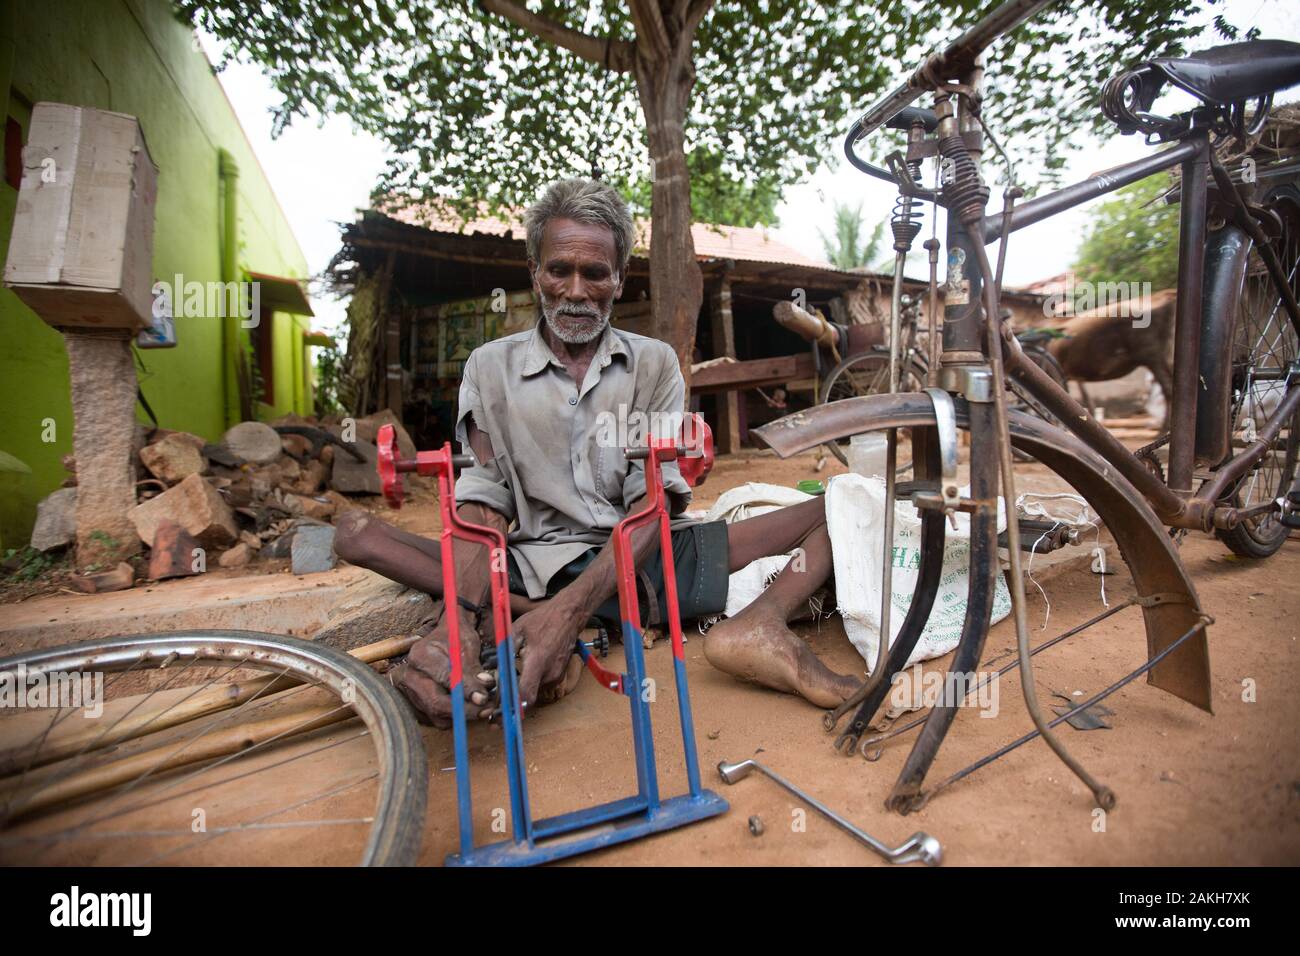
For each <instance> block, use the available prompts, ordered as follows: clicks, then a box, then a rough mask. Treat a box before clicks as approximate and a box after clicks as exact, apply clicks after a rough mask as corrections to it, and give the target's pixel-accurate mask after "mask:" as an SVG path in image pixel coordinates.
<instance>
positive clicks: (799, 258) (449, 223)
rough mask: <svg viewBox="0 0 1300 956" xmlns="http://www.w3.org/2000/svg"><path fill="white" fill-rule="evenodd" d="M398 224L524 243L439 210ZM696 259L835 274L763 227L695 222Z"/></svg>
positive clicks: (646, 228) (640, 239) (402, 217)
mask: <svg viewBox="0 0 1300 956" xmlns="http://www.w3.org/2000/svg"><path fill="white" fill-rule="evenodd" d="M384 214H385V215H387V216H389V217H390V218H392V219H396V220H397V221H398V222H404V223H407V224H408V225H413V226H420V227H422V228H425V229H429V230H431V231H433V232H442V233H451V234H459V235H466V236H472V235H475V234H476V233H477V234H479V235H484V236H500V237H503V238H512V239H523V238H524V226H523V223H522V222H521V221H519V220H518V219H514V218H513V217H512V218H497V217H487V218H483V219H471V220H469V221H467V222H463V223H462V222H461V220H460V218H459V217H458V216H457V215H456V214H455V212H453V211H451V210H438V209H436V208H434V207H430V206H419V207H408V208H405V209H394V210H391V211H387V212H385V213H384ZM636 231H637V250H636V251H637V253H638V254H640V255H645V254H646V253H647V252H648V250H649V248H650V223H649V221H648V220H645V219H638V220H637V223H636ZM691 238H692V239H694V240H695V255H696V258H698V259H736V260H740V261H745V262H772V263H780V264H783V265H798V266H808V267H810V268H815V269H831V270H835V271H841V270H836V269H835V267H834V266H833V265H831V264H830V263H829V262H827V261H825V260H824V259H815V258H811V257H809V256H806V255H804V254H803V253H801V252H799V251H798V250H796V249H793V248H791V247H790V246H787V245H785V244H784V243H781V242H778V241H777V240H776V239H774V238H773V237H772V236H771V235H770V234H769V233H768V230H767V229H766V228H765V227H762V226H754V227H747V226H716V225H710V224H708V223H700V222H697V223H695V224H694V225H693V226H691Z"/></svg>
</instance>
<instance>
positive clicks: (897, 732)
mask: <svg viewBox="0 0 1300 956" xmlns="http://www.w3.org/2000/svg"><path fill="white" fill-rule="evenodd" d="M1135 603H1136V602H1135V601H1134V600H1133V599H1132V598H1129V599H1128V600H1127V601H1125V602H1124V603H1123V604H1116V605H1114V606H1112V607H1109V608H1107V609H1106V610H1104V611H1102V612H1101V613H1100V614H1098V615H1097V616H1096V617H1093V618H1091V619H1089V620H1087V621H1084V622H1083V623H1082V624H1080V625H1078V626H1077V627H1072V628H1070V629H1069V630H1068V631H1066V632H1065V633H1064V634H1058V635H1057V636H1056V637H1053V638H1052V639H1051V640H1047V641H1044V642H1043V643H1041V644H1039V645H1038V646H1037V647H1034V648H1031V649H1030V651H1029V656H1030V657H1033V656H1034V655H1035V654H1038V653H1040V652H1041V651H1045V650H1047V649H1048V648H1049V647H1055V646H1056V645H1057V644H1059V643H1061V642H1062V641H1064V640H1068V639H1069V638H1071V637H1074V636H1075V635H1076V634H1080V633H1082V632H1083V631H1086V630H1087V629H1088V628H1090V627H1092V626H1093V625H1094V624H1100V623H1101V622H1102V621H1104V620H1106V618H1108V617H1110V616H1111V615H1112V614H1118V613H1119V612H1120V611H1122V610H1124V609H1125V608H1130V607H1133V605H1134V604H1135ZM1019 666H1020V657H1019V656H1017V657H1016V659H1015V660H1013V661H1012V662H1011V663H1010V664H1008V665H1006V666H1005V667H1003V668H1002V669H1001V670H999V671H997V672H996V673H994V674H989V675H988V676H987V677H982V678H980V679H979V681H977V682H976V684H975V686H974V687H972V688H971V689H970V691H969V693H967V695H966V696H967V697H969V696H970V695H971V694H973V693H975V692H977V691H979V690H980V689H981V688H982V687H984V686H985V685H986V684H989V683H991V682H992V681H995V680H997V679H998V678H999V677H1002V676H1003V675H1005V674H1008V673H1010V672H1011V671H1013V670H1015V669H1016V668H1017V667H1019ZM928 716H929V714H928V713H927V714H922V715H921V716H920V717H917V718H914V719H913V720H909V721H908V722H907V723H906V724H904V725H903V726H902V727H891V728H890V729H889V731H888V732H887V733H883V734H878V735H877V736H875V737H868V738H867V739H866V740H864V741H862V746H861V751H862V756H863V757H864V758H865V759H867V760H870V761H872V762H873V763H874V762H875V761H877V760H879V759H880V750H879V749H875V750H872V751H870V752H871V753H874V754H875V756H874V757H873V756H870V755H869V753H868V748H871V747H873V746H874V745H876V744H883V743H885V742H886V741H888V740H893V739H894V738H895V737H901V736H902V735H903V734H905V733H907V732H908V731H909V730H912V729H913V728H915V727H919V726H921V724H923V723H925V720H926V717H928Z"/></svg>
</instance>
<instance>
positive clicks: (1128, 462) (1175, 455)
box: [983, 131, 1300, 531]
mask: <svg viewBox="0 0 1300 956" xmlns="http://www.w3.org/2000/svg"><path fill="white" fill-rule="evenodd" d="M1210 157H1211V148H1210V143H1209V137H1208V134H1206V133H1205V132H1203V131H1202V132H1198V133H1196V134H1193V135H1192V136H1191V137H1189V138H1187V139H1185V140H1183V141H1181V142H1179V143H1178V144H1177V145H1175V146H1173V147H1171V148H1169V149H1166V150H1162V151H1161V152H1159V153H1157V154H1155V155H1153V156H1145V157H1142V158H1141V159H1138V160H1135V161H1133V162H1130V163H1126V164H1124V165H1122V166H1117V167H1115V168H1113V169H1109V170H1106V171H1105V172H1101V173H1097V174H1095V175H1094V176H1091V177H1089V178H1088V179H1086V180H1084V181H1083V182H1080V183H1076V184H1074V185H1072V186H1067V187H1065V188H1063V189H1060V190H1057V191H1055V192H1052V193H1048V194H1047V195H1045V196H1041V197H1038V198H1036V199H1033V200H1030V201H1029V202H1026V203H1025V204H1023V205H1021V206H1019V207H1017V208H1015V209H1014V210H1012V212H1011V213H1010V216H1009V225H1008V227H1007V230H1006V231H1007V232H1008V233H1010V232H1015V231H1017V230H1019V229H1023V228H1024V227H1026V226H1029V225H1032V224H1033V223H1037V222H1042V221H1044V220H1046V219H1049V218H1051V217H1052V216H1055V215H1058V214H1059V213H1061V212H1064V211H1066V210H1068V209H1072V208H1074V207H1075V206H1078V205H1080V204H1081V203H1084V202H1087V201H1089V200H1091V199H1094V198H1096V197H1098V196H1102V195H1105V194H1106V193H1110V192H1113V191H1115V190H1117V189H1120V188H1122V187H1123V186H1126V185H1128V184H1130V183H1134V182H1138V181H1140V180H1142V179H1145V178H1147V177H1150V176H1153V175H1155V174H1156V173H1159V172H1161V171H1163V170H1166V169H1170V168H1172V167H1174V166H1180V167H1181V172H1182V182H1183V187H1182V196H1181V200H1180V213H1179V231H1178V246H1179V249H1178V286H1177V290H1178V291H1177V296H1178V297H1177V305H1176V311H1175V317H1174V395H1173V401H1172V403H1171V415H1170V440H1169V447H1170V452H1169V473H1168V479H1167V480H1166V481H1161V480H1160V478H1159V477H1158V476H1157V475H1156V474H1155V473H1154V472H1152V471H1151V470H1150V469H1148V468H1147V467H1146V466H1145V465H1144V464H1143V463H1142V461H1141V460H1140V459H1139V458H1138V457H1137V456H1136V455H1135V454H1134V453H1133V452H1131V451H1129V450H1128V449H1127V448H1126V447H1125V446H1124V445H1122V444H1121V443H1120V442H1119V441H1117V440H1116V439H1115V438H1114V437H1113V436H1112V435H1111V434H1110V432H1109V431H1107V430H1106V428H1105V427H1104V426H1103V425H1102V424H1101V423H1100V422H1098V421H1097V420H1096V419H1095V418H1093V417H1092V416H1091V415H1089V414H1088V412H1087V410H1086V409H1084V408H1083V407H1082V406H1081V405H1080V404H1079V403H1077V402H1075V401H1074V399H1073V398H1071V397H1070V395H1069V393H1068V392H1066V391H1065V390H1064V389H1062V388H1061V387H1060V386H1059V385H1058V384H1057V383H1055V382H1053V381H1052V380H1051V379H1050V378H1048V377H1047V376H1046V375H1043V374H1042V373H1041V371H1037V370H1031V369H1032V365H1033V363H1031V362H1029V361H1027V360H1026V359H1025V357H1024V356H1023V355H1021V354H1019V353H1018V352H1017V351H1016V350H1015V349H1012V350H1011V351H1010V353H1009V354H1008V355H1007V367H1008V371H1009V372H1010V373H1011V375H1012V376H1013V377H1015V378H1016V379H1017V380H1018V381H1019V382H1020V383H1021V385H1022V386H1023V387H1024V388H1025V389H1026V390H1027V391H1029V392H1030V393H1031V394H1033V395H1034V397H1035V398H1037V399H1038V400H1039V401H1041V402H1042V403H1043V404H1044V405H1045V406H1047V407H1048V408H1049V410H1051V411H1052V413H1053V414H1055V415H1056V416H1057V417H1058V418H1060V419H1061V420H1062V422H1064V423H1065V425H1066V427H1068V428H1069V429H1070V430H1071V431H1072V432H1074V433H1075V434H1076V435H1078V436H1079V438H1081V439H1082V440H1083V441H1084V442H1086V443H1087V444H1088V445H1089V446H1090V447H1092V448H1093V449H1095V450H1096V451H1097V452H1098V453H1099V454H1101V455H1102V457H1104V458H1105V459H1106V460H1107V461H1108V462H1110V463H1111V464H1112V465H1114V466H1115V467H1116V468H1117V469H1118V470H1119V471H1120V472H1121V473H1122V474H1123V475H1124V477H1126V478H1127V479H1128V480H1129V481H1130V482H1132V483H1133V485H1134V486H1135V487H1136V488H1137V489H1138V490H1139V491H1141V492H1142V494H1143V495H1144V496H1145V497H1146V498H1147V500H1148V501H1149V502H1150V503H1151V505H1152V507H1153V508H1154V510H1155V511H1156V513H1157V514H1158V515H1159V516H1160V518H1161V520H1162V521H1164V522H1165V523H1166V524H1168V525H1170V526H1171V527H1177V528H1193V529H1198V530H1203V531H1208V530H1210V529H1211V528H1212V527H1215V526H1217V527H1231V526H1232V525H1233V524H1235V523H1236V522H1237V521H1240V520H1241V518H1242V517H1243V515H1241V514H1240V513H1239V511H1238V509H1235V508H1227V507H1223V506H1220V505H1218V504H1217V502H1218V500H1219V499H1220V498H1221V497H1222V496H1223V495H1224V493H1226V492H1227V490H1228V489H1229V488H1230V487H1231V486H1232V484H1233V483H1234V482H1236V481H1237V480H1238V479H1239V478H1240V477H1241V476H1242V475H1244V474H1246V473H1247V472H1248V471H1249V470H1250V468H1251V467H1253V465H1254V464H1255V463H1256V462H1257V461H1259V459H1260V458H1262V457H1263V456H1264V455H1265V454H1266V453H1267V452H1268V450H1269V448H1270V447H1271V445H1272V442H1273V440H1274V439H1275V438H1276V437H1277V435H1278V434H1279V433H1280V431H1281V429H1282V427H1283V426H1284V424H1285V423H1286V422H1287V421H1288V420H1289V419H1290V418H1291V417H1292V416H1294V415H1295V413H1296V410H1297V408H1300V382H1297V383H1293V384H1292V385H1291V387H1290V388H1289V389H1288V390H1287V393H1286V396H1285V398H1283V400H1282V401H1281V402H1279V404H1278V406H1277V408H1276V409H1275V410H1274V412H1273V414H1272V415H1271V416H1269V418H1268V420H1267V421H1266V422H1265V424H1264V425H1263V427H1262V428H1261V429H1260V431H1259V433H1258V434H1259V438H1258V439H1257V440H1256V441H1255V442H1253V443H1252V444H1251V445H1250V446H1248V447H1247V448H1246V449H1244V450H1243V451H1241V452H1240V453H1238V454H1236V455H1233V456H1232V457H1230V458H1229V459H1227V460H1226V461H1219V460H1214V459H1216V458H1218V457H1219V456H1217V455H1214V454H1213V452H1211V453H1210V454H1211V456H1213V457H1212V458H1211V459H1210V460H1207V458H1206V456H1205V455H1204V454H1202V452H1204V450H1205V446H1206V444H1207V441H1206V439H1205V438H1202V439H1201V440H1200V441H1199V442H1198V434H1200V435H1205V433H1206V432H1207V431H1208V432H1209V433H1210V440H1209V442H1208V444H1209V445H1210V446H1211V447H1222V448H1227V447H1230V443H1229V438H1230V431H1231V428H1232V423H1231V422H1230V421H1226V420H1221V421H1215V422H1213V424H1214V426H1215V427H1214V428H1213V429H1205V428H1203V427H1201V428H1198V414H1199V412H1198V397H1199V392H1200V388H1199V371H1200V364H1201V363H1200V360H1201V332H1202V328H1203V326H1204V324H1205V322H1204V321H1203V313H1204V311H1205V310H1206V309H1207V308H1208V309H1210V310H1224V309H1228V308H1231V307H1233V305H1235V300H1233V299H1230V298H1216V299H1213V300H1211V301H1209V302H1205V301H1204V298H1203V292H1204V289H1205V282H1204V279H1205V251H1206V236H1207V232H1206V209H1207V204H1208V196H1209V183H1208V172H1209V167H1210ZM1270 174H1271V175H1272V176H1274V177H1275V178H1282V176H1284V175H1294V172H1293V171H1292V170H1291V167H1290V165H1287V166H1284V167H1279V169H1277V170H1272V171H1270V170H1261V171H1260V178H1261V179H1264V178H1268V177H1269V176H1270ZM1233 225H1234V226H1236V227H1237V228H1241V224H1239V223H1235V222H1234V223H1233ZM1225 228H1227V227H1226V226H1225ZM1001 238H1003V217H1001V216H997V215H995V216H992V217H990V218H989V219H987V220H986V225H985V229H984V235H983V240H984V242H985V243H986V244H987V243H992V242H995V241H997V240H999V239H1001ZM1276 279H1277V277H1276V276H1274V280H1275V282H1276ZM1283 305H1284V306H1285V307H1287V312H1288V315H1289V317H1290V319H1291V321H1292V323H1293V324H1294V325H1295V327H1296V329H1297V332H1300V315H1297V313H1296V312H1295V310H1293V309H1291V308H1290V303H1289V302H1288V301H1287V300H1286V297H1285V295H1284V296H1283ZM1218 321H1231V317H1222V316H1220V317H1218ZM1225 385H1226V383H1225ZM1199 424H1202V425H1203V424H1204V423H1199ZM1225 429H1226V430H1227V433H1225V431H1224V430H1225ZM1216 433H1217V434H1216ZM1198 463H1200V464H1205V465H1210V466H1213V465H1218V466H1219V467H1218V469H1217V471H1216V472H1215V475H1214V477H1213V478H1212V479H1211V480H1209V481H1205V482H1203V483H1202V485H1201V487H1200V489H1199V490H1197V491H1196V493H1195V494H1193V492H1192V482H1193V477H1194V470H1195V466H1196V465H1197V464H1198Z"/></svg>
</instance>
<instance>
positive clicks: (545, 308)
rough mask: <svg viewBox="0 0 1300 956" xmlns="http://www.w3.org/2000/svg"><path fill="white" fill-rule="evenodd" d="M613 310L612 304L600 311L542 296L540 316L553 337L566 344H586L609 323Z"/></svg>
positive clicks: (597, 335) (596, 336)
mask: <svg viewBox="0 0 1300 956" xmlns="http://www.w3.org/2000/svg"><path fill="white" fill-rule="evenodd" d="M613 311H614V307H613V304H611V305H610V306H609V307H608V308H606V309H605V310H604V311H603V312H602V311H599V310H597V309H589V308H584V307H582V306H577V305H570V304H569V303H567V302H559V303H555V302H551V301H550V300H549V299H548V298H547V297H546V296H545V295H543V296H542V316H543V317H544V318H545V319H546V324H547V326H548V327H549V328H550V330H551V332H553V333H554V334H555V337H556V338H557V339H559V340H560V341H561V342H563V343H565V344H566V345H586V344H587V343H588V342H591V341H593V340H594V339H596V338H598V337H599V336H600V334H601V333H602V332H604V331H605V326H607V325H609V316H610V313H611V312H613Z"/></svg>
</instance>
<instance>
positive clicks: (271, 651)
mask: <svg viewBox="0 0 1300 956" xmlns="http://www.w3.org/2000/svg"><path fill="white" fill-rule="evenodd" d="M168 659H171V660H172V661H173V662H174V661H177V660H180V661H184V660H202V661H212V662H217V663H220V662H240V661H242V662H246V663H247V664H248V665H252V666H259V667H266V668H267V669H268V670H275V671H277V672H280V673H283V674H284V675H285V676H287V677H290V678H294V679H297V680H300V681H303V682H307V683H312V684H319V685H320V686H323V687H325V688H327V689H328V690H330V691H332V692H333V693H335V694H337V695H338V696H339V697H340V698H341V699H344V700H347V701H348V702H349V703H350V704H351V706H352V708H353V710H354V711H355V713H356V716H358V717H359V718H360V719H361V720H362V722H363V723H364V724H365V726H366V729H367V731H368V732H369V733H370V736H371V738H372V740H373V741H374V749H375V753H376V755H377V757H378V761H379V773H378V781H379V782H378V784H377V793H378V796H377V799H376V803H375V810H374V822H373V823H372V824H371V828H370V833H369V836H368V838H367V841H366V845H365V848H364V850H363V853H362V858H361V861H360V862H361V865H363V866H409V865H413V864H414V863H415V862H416V860H417V858H418V856H419V851H420V840H421V835H422V831H423V826H424V814H425V804H426V800H427V786H428V761H427V757H426V755H425V752H424V746H423V742H422V739H421V737H420V731H419V727H418V725H417V724H416V722H415V719H414V717H413V715H412V714H411V712H410V710H409V708H408V707H406V705H405V703H404V702H403V701H401V700H400V699H399V698H398V696H397V694H396V693H395V692H394V691H393V689H392V687H391V686H390V685H389V684H388V683H387V682H386V681H385V680H384V679H383V678H382V677H380V675H378V674H377V673H376V672H375V671H374V670H373V669H371V668H370V667H369V666H368V665H366V664H364V663H362V662H361V661H358V660H357V659H356V658H354V657H352V656H350V655H348V654H346V653H344V652H343V651H340V650H337V649H336V648H332V647H328V646H325V645H321V644H316V643H313V642H311V641H305V640H302V639H299V638H294V637H287V636H283V635H276V634H266V633H262V632H258V631H240V630H225V629H221V630H191V631H176V632H168V633H161V634H141V635H130V636H125V637H110V638H103V639H101V640H96V641H89V642H86V643H84V644H76V645H69V646H64V647H53V648H44V649H40V650H35V651H30V652H27V653H24V654H18V655H14V656H12V657H7V658H4V659H0V673H4V672H8V671H14V670H17V669H18V668H19V666H20V665H21V667H22V668H23V669H24V671H25V674H26V675H27V677H28V679H31V678H32V677H33V676H34V675H49V674H52V673H55V672H62V673H76V672H84V671H94V670H98V671H102V672H106V673H110V672H115V671H120V670H126V669H128V668H132V667H134V666H138V665H140V664H142V663H143V664H148V663H153V664H161V663H162V662H163V661H166V660H168Z"/></svg>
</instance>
